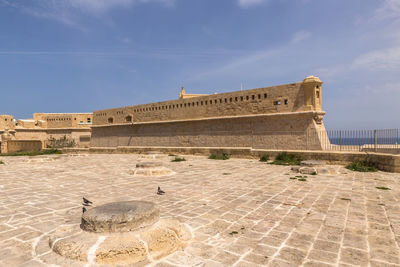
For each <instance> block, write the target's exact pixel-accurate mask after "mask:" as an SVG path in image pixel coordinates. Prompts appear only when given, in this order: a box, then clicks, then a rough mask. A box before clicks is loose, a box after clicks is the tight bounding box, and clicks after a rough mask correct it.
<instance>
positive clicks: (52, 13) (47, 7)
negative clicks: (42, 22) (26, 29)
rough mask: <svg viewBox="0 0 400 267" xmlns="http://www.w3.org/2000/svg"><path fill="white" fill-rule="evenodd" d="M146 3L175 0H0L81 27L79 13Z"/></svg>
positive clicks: (7, 4)
mask: <svg viewBox="0 0 400 267" xmlns="http://www.w3.org/2000/svg"><path fill="white" fill-rule="evenodd" d="M146 3H159V4H162V5H165V6H172V5H173V4H174V3H175V0H36V1H25V0H0V5H1V4H3V5H5V6H8V7H12V8H15V9H18V10H20V11H21V12H23V13H26V14H29V15H31V16H34V17H38V18H45V19H52V20H55V21H58V22H61V23H64V24H66V25H68V26H73V27H77V28H81V27H80V26H79V24H78V22H77V21H78V20H79V19H78V18H79V15H82V14H89V15H94V16H101V15H103V14H105V13H107V12H108V11H110V10H112V9H116V8H127V7H130V6H134V5H139V4H146ZM81 29H82V28H81Z"/></svg>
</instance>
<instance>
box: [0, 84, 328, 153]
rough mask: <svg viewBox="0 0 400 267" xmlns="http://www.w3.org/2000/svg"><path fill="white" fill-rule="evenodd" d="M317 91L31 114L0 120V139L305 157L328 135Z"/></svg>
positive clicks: (190, 97)
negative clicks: (283, 152) (302, 153)
mask: <svg viewBox="0 0 400 267" xmlns="http://www.w3.org/2000/svg"><path fill="white" fill-rule="evenodd" d="M321 86H322V82H321V81H320V79H319V78H317V77H314V76H309V77H307V78H306V79H304V80H303V81H302V82H297V83H292V84H285V85H279V86H272V87H264V88H258V89H250V90H243V91H236V92H230V93H220V94H217V93H215V94H212V95H203V94H202V95H199V94H187V93H186V92H185V90H184V88H182V91H181V92H180V95H179V99H178V100H171V101H164V102H157V103H150V104H144V105H136V106H128V107H122V108H112V109H106V110H97V111H94V112H93V114H92V113H62V114H59V113H35V114H33V118H32V119H27V120H14V118H13V117H12V116H10V115H1V116H0V136H2V137H1V138H2V139H3V143H4V141H6V140H16V141H18V140H19V141H34V140H38V141H41V142H42V147H45V143H46V140H48V139H49V138H61V137H62V136H67V137H68V138H71V139H73V140H75V141H76V143H77V146H78V147H89V146H90V147H92V148H115V147H130V146H131V147H221V148H224V147H246V148H249V147H250V148H255V149H257V148H262V149H304V144H305V143H307V148H308V149H312V150H321V149H322V145H321V135H324V134H326V131H325V127H324V124H323V116H324V114H325V112H324V111H323V110H322V106H321V89H322V88H321ZM310 136H312V137H313V138H309V137H310ZM1 141H2V140H0V142H1ZM20 144H22V143H21V142H20ZM19 148H20V149H22V148H21V147H19ZM14 150H18V149H17V148H15V149H14Z"/></svg>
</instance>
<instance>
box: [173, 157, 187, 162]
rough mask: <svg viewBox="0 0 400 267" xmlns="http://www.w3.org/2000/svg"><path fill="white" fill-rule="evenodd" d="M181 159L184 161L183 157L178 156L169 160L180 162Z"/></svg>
mask: <svg viewBox="0 0 400 267" xmlns="http://www.w3.org/2000/svg"><path fill="white" fill-rule="evenodd" d="M181 161H186V159H185V158H180V157H175V158H174V159H173V160H171V162H181Z"/></svg>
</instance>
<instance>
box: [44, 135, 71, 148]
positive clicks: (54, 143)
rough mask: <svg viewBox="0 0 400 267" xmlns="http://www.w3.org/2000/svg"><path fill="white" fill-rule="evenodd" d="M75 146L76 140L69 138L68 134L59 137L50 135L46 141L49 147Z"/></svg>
mask: <svg viewBox="0 0 400 267" xmlns="http://www.w3.org/2000/svg"><path fill="white" fill-rule="evenodd" d="M75 146H76V142H75V140H74V139H70V138H68V137H67V136H66V135H64V136H63V137H61V138H59V139H55V138H54V137H50V138H49V139H47V141H46V147H47V148H63V147H75Z"/></svg>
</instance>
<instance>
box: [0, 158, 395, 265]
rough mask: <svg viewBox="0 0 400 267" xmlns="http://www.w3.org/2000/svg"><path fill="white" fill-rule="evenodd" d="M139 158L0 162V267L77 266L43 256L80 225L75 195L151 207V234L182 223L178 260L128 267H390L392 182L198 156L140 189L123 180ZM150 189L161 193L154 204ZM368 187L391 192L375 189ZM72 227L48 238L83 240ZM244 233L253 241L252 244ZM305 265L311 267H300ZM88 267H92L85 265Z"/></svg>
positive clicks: (138, 182)
mask: <svg viewBox="0 0 400 267" xmlns="http://www.w3.org/2000/svg"><path fill="white" fill-rule="evenodd" d="M171 153H172V152H171ZM204 155H209V153H207V154H204ZM139 157H140V155H134V154H129V155H127V154H113V155H109V154H89V155H88V156H85V157H64V158H61V159H59V160H57V161H53V162H48V163H35V164H33V163H32V164H26V163H25V162H24V159H25V158H22V157H7V158H5V157H3V158H2V160H3V161H4V160H6V161H7V163H9V164H7V165H3V166H1V167H0V168H1V174H0V192H1V194H2V196H3V198H0V204H1V205H0V206H1V207H2V208H1V209H0V266H20V265H23V264H25V266H30V265H29V264H30V263H31V262H32V261H36V260H40V261H42V260H43V263H44V265H45V266H54V265H58V266H68V267H70V266H77V267H83V266H84V265H85V264H87V262H83V261H82V262H76V261H74V262H73V261H72V260H68V258H65V257H62V256H59V255H58V254H56V253H55V252H53V251H51V250H50V247H49V235H52V234H53V233H54V231H55V230H56V229H58V228H60V227H61V226H62V225H63V224H67V223H68V224H69V223H71V218H76V217H78V218H79V216H81V214H82V213H81V209H82V206H81V196H82V195H85V196H87V197H88V198H89V199H91V200H93V201H94V202H95V204H102V203H108V202H113V201H121V200H131V199H136V198H140V199H141V200H146V201H153V202H155V203H157V205H158V206H159V207H160V211H161V214H160V217H161V218H160V221H159V222H158V223H156V225H157V224H160V225H161V222H162V221H163V218H176V219H178V220H179V221H180V222H181V223H182V222H184V224H182V226H185V225H188V226H190V227H191V228H190V231H191V232H192V233H193V238H192V239H191V240H189V241H185V243H186V247H185V248H184V250H183V251H180V250H178V251H176V252H174V253H173V254H171V255H169V256H167V257H165V258H161V259H160V260H159V261H157V262H151V260H150V257H148V259H149V262H148V261H147V260H146V259H145V260H144V261H141V262H138V263H136V264H131V265H130V266H135V267H136V266H137V265H140V266H143V265H145V264H148V265H150V266H153V265H154V266H172V265H173V266H202V264H204V263H206V262H210V261H211V262H212V263H215V265H216V266H231V265H232V264H226V263H225V262H227V261H228V260H229V259H230V258H231V257H232V258H235V257H238V259H239V260H238V261H236V262H234V263H233V264H234V266H258V264H256V263H255V262H251V261H250V260H254V261H256V260H257V259H260V258H259V255H261V256H264V257H265V256H267V257H268V260H269V263H268V265H269V266H278V265H279V266H299V265H301V266H328V265H329V266H330V265H331V264H329V263H327V261H326V260H323V261H319V260H316V259H313V258H317V256H318V255H316V254H315V253H314V250H319V251H324V252H328V253H333V254H336V255H338V257H337V261H336V263H334V264H332V266H359V265H361V264H360V263H363V262H367V263H368V264H369V265H370V266H371V267H372V266H378V265H379V266H397V265H399V263H398V256H399V249H398V244H400V224H399V219H398V218H400V205H399V197H398V196H399V192H400V191H399V188H400V174H399V173H388V172H380V171H379V172H376V173H357V172H352V171H349V170H347V169H345V168H343V166H339V165H329V166H324V167H323V168H327V169H328V170H329V174H327V175H324V174H321V173H319V174H318V178H316V177H312V176H309V177H308V179H307V181H305V182H296V181H294V180H290V179H289V178H290V177H291V176H294V175H285V174H286V173H288V172H289V170H290V167H288V166H276V165H270V164H263V163H260V162H258V160H248V159H239V158H234V159H231V160H227V161H221V162H220V161H218V162H216V161H212V160H209V159H207V157H205V156H191V155H185V158H186V159H187V160H188V162H187V163H183V164H175V163H172V162H170V159H168V158H167V157H166V158H165V159H164V160H163V161H162V162H163V164H164V165H165V166H166V167H173V168H174V170H175V171H176V175H173V176H168V177H163V178H154V177H151V178H149V179H143V178H142V177H134V176H132V175H129V174H128V173H127V171H128V169H129V166H131V164H132V162H135V163H136V162H137V161H138V159H139ZM257 158H258V156H257ZM188 163H190V164H188ZM226 173H229V174H230V175H225V174H226ZM114 177H116V178H114ZM157 185H160V186H161V188H162V189H163V190H165V191H166V192H167V193H166V194H165V195H163V196H158V195H156V190H157ZM378 186H386V187H389V188H391V190H379V189H376V187H378ZM72 221H73V222H72V223H73V224H75V229H76V230H73V229H72V228H68V227H67V228H65V231H66V232H64V234H59V235H58V238H64V239H65V238H68V237H69V236H70V235H71V233H70V232H68V231H70V230H71V231H72V234H76V233H78V232H79V231H83V230H81V229H80V227H79V222H76V221H75V219H74V220H72ZM331 225H336V226H331ZM63 227H64V226H63ZM242 227H244V229H243V230H242ZM145 229H148V228H144V230H145ZM144 230H140V231H139V232H141V231H144ZM32 231H40V232H43V237H41V238H40V242H39V243H37V244H36V242H32V240H21V239H19V237H20V236H21V237H22V236H24V235H25V234H27V233H30V232H32ZM234 231H236V232H238V233H237V234H234V233H233V232H234ZM254 232H256V233H257V234H258V235H262V236H263V237H262V238H261V239H260V238H259V237H258V236H257V235H254V236H253V233H254ZM131 233H135V232H131ZM230 233H232V234H230ZM91 234H94V235H97V236H99V235H101V236H103V235H107V236H111V235H114V234H108V233H107V234H105V233H99V234H95V233H91ZM115 234H116V233H115ZM298 234H302V235H305V234H306V235H312V236H314V239H307V240H308V241H307V242H302V243H301V242H297V241H301V240H300V239H299V238H298V237H299V235H298ZM349 234H352V235H360V236H362V238H363V240H365V239H366V242H367V244H368V247H369V249H368V250H363V249H357V248H356V247H354V248H353V247H347V246H346V243H347V244H348V245H351V244H350V243H348V241H346V239H347V237H348V235H349ZM138 235H139V234H138ZM378 237H379V238H378ZM293 238H295V239H297V240H294V241H293ZM182 240H183V239H181V241H182ZM289 240H291V241H289ZM93 241H94V242H93V244H94V243H95V240H93ZM106 241H107V240H105V241H104V242H106ZM140 241H142V242H143V240H140ZM287 242H289V243H290V244H292V245H288V244H287ZM363 242H364V241H363ZM143 243H144V242H143ZM310 243H311V244H313V245H311V246H310ZM93 244H91V245H93ZM354 245H356V243H354ZM39 246H40V247H39ZM46 246H47V247H48V249H47V248H46ZM243 247H245V248H246V249H244V248H243ZM288 247H289V248H293V249H298V250H300V251H304V253H305V255H306V256H305V258H304V259H303V261H302V262H301V264H296V263H288V261H291V259H290V257H286V256H289V255H286V256H284V255H285V251H286V250H287V248H288ZM242 248H243V250H242ZM350 248H352V249H353V250H356V251H360V252H362V254H363V255H364V254H365V256H363V255H359V256H357V257H359V261H358V262H356V261H354V260H355V259H356V257H355V256H354V255H353V254H354V253H353V252H351V253H349V252H346V250H349V249H350ZM50 251H51V252H50ZM224 251H227V252H229V253H231V254H225V253H223V252H224ZM319 251H317V252H319ZM254 254H255V255H254ZM217 255H219V256H217ZM226 255H230V256H226ZM250 255H252V256H253V255H254V257H252V256H250ZM256 255H257V256H256ZM320 255H323V254H320ZM327 255H331V254H327ZM361 256H362V257H365V259H361V258H360V257H361ZM83 257H84V256H83ZM299 261H300V259H299ZM311 262H312V263H314V265H309V264H308V263H311ZM244 263H245V264H244ZM52 264H53V265H52ZM324 264H325V265H324ZM96 265H100V264H93V265H91V264H89V266H93V267H95V266H96ZM110 265H111V264H108V266H110ZM103 266H104V265H103ZM106 266H107V265H106Z"/></svg>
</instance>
